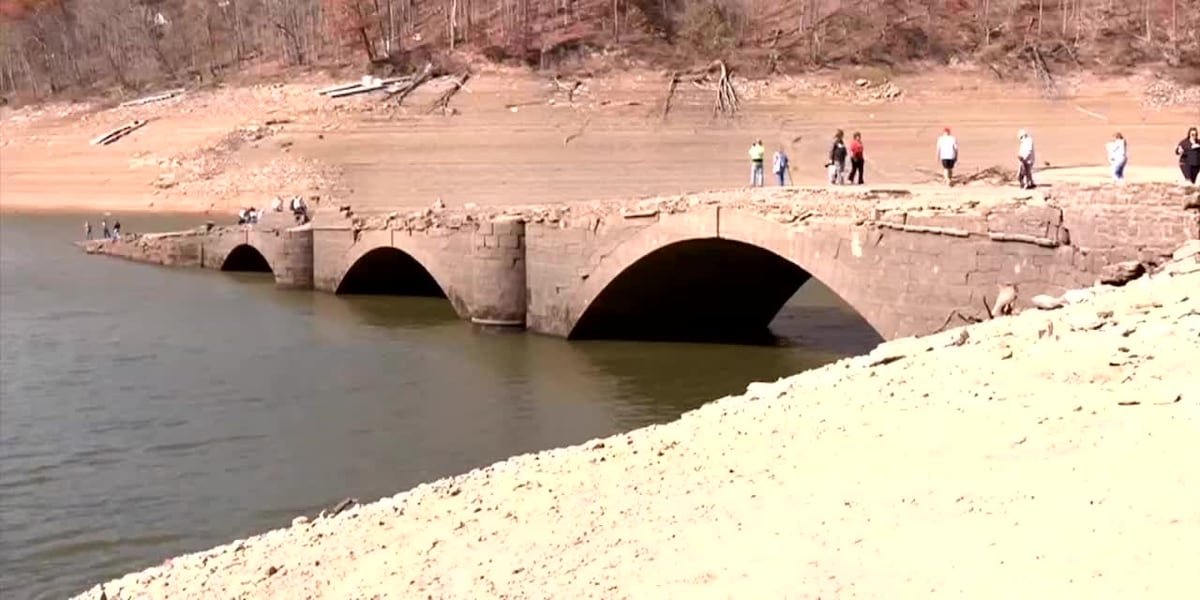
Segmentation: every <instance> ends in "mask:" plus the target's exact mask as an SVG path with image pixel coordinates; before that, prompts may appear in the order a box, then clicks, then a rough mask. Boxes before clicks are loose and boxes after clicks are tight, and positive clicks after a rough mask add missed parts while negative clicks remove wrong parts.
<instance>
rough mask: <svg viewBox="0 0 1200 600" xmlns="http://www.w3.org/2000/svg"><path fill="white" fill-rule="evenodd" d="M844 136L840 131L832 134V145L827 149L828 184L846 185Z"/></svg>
mask: <svg viewBox="0 0 1200 600" xmlns="http://www.w3.org/2000/svg"><path fill="white" fill-rule="evenodd" d="M845 137H846V134H845V133H844V132H842V130H841V129H839V130H837V131H836V132H834V134H833V144H832V145H831V146H830V147H829V164H830V165H831V168H830V169H829V183H832V184H833V185H842V184H844V183H846V155H847V151H846V140H845Z"/></svg>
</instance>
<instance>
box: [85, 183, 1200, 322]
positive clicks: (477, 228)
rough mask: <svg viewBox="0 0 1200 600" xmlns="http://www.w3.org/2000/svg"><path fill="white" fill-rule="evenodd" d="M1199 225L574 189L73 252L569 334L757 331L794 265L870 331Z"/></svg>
mask: <svg viewBox="0 0 1200 600" xmlns="http://www.w3.org/2000/svg"><path fill="white" fill-rule="evenodd" d="M1198 237H1200V191H1198V190H1197V189H1196V188H1185V187H1180V186H1175V185H1167V184H1147V185H1130V186H1122V187H1116V186H1097V187H1066V188H1055V189H1054V190H1053V191H1048V192H1034V193H1028V192H1025V193H1021V192H1018V191H1017V190H1011V189H1009V190H1006V189H998V188H967V189H951V190H947V189H941V188H939V189H933V188H928V189H913V190H878V189H865V190H864V189H858V188H846V189H805V188H776V189H768V190H738V191H729V192H712V193H703V194H691V195H683V196H672V197H661V198H649V199H639V200H628V201H606V202H592V203H581V204H562V205H543V206H523V207H494V208H486V209H482V208H474V209H424V210H416V211H410V212H404V213H396V212H393V213H387V214H384V213H378V212H373V213H366V214H357V213H355V212H353V211H352V210H350V209H349V208H348V207H342V208H340V209H338V210H333V209H325V210H321V211H318V212H317V214H316V217H315V218H314V221H313V222H312V223H310V224H308V225H305V226H302V227H294V226H292V224H291V219H290V216H286V217H285V216H284V215H278V214H276V215H269V216H268V218H267V219H265V220H264V221H263V222H262V223H260V224H258V225H254V226H241V227H211V226H208V227H203V228H200V229H197V230H195V231H189V232H178V233H172V234H157V235H145V236H136V237H131V238H128V239H126V240H122V241H120V242H107V241H103V242H91V243H89V244H87V246H86V247H87V249H88V251H89V252H94V253H104V254H112V255H117V256H124V257H126V258H131V259H135V260H141V261H146V262H154V263H160V264H174V265H186V266H202V267H206V268H213V269H224V270H262V271H271V272H272V273H274V276H275V279H276V281H277V283H278V284H279V285H281V286H287V287H295V288H315V289H317V290H322V291H327V292H334V293H343V294H353V293H390V294H401V295H406V294H407V295H430V296H445V297H446V298H447V299H448V300H449V301H450V303H451V304H452V305H453V307H454V309H455V311H456V312H457V313H458V314H459V315H460V316H461V317H463V318H465V319H470V320H472V321H473V322H476V323H480V324H485V325H500V326H516V327H526V328H528V329H530V330H532V331H536V332H539V333H545V334H550V335H556V336H562V337H570V338H590V337H655V336H658V335H660V334H676V333H681V332H686V331H695V330H704V331H726V330H728V331H729V332H735V331H743V330H752V329H756V328H758V329H761V328H765V326H766V325H767V324H768V323H769V322H770V321H771V319H772V318H773V317H774V316H775V314H776V313H777V312H778V310H779V309H780V307H781V306H782V305H783V304H784V302H786V301H787V300H788V299H789V298H790V297H791V296H792V294H793V293H794V292H795V291H796V290H797V289H798V288H799V287H800V286H801V285H803V284H804V283H805V282H806V281H807V280H808V279H809V278H814V277H815V278H816V279H818V280H820V281H821V282H822V283H824V284H825V285H826V286H827V287H829V288H830V289H832V290H833V291H834V292H835V293H837V294H838V295H839V296H840V297H841V298H842V299H843V300H845V301H846V302H847V303H848V304H849V305H850V306H851V307H853V308H854V309H855V310H856V311H857V312H858V313H859V314H860V315H861V316H862V317H863V318H864V319H865V320H866V321H867V322H868V323H869V324H870V325H871V326H872V327H873V328H874V329H875V330H876V331H877V332H878V333H879V334H880V335H881V336H882V337H883V338H885V339H892V338H896V337H902V336H907V335H914V334H923V333H928V332H932V331H934V330H936V329H938V328H939V327H941V326H942V325H943V324H944V323H945V322H946V320H947V318H948V317H949V316H950V315H951V314H952V312H953V311H958V312H959V313H960V314H964V315H982V314H983V312H984V308H983V304H984V302H985V301H987V300H990V299H991V298H994V296H995V293H996V289H997V287H998V285H1000V284H1002V283H1014V284H1017V285H1018V286H1019V288H1020V298H1021V301H1020V302H1019V304H1024V303H1027V302H1028V299H1029V298H1030V297H1032V296H1033V295H1035V294H1043V293H1047V294H1058V293H1061V292H1062V291H1064V290H1065V289H1068V288H1073V287H1080V286H1087V285H1091V284H1093V283H1094V282H1095V281H1096V280H1097V279H1100V278H1102V277H1103V276H1104V273H1105V272H1106V267H1109V265H1113V264H1115V263H1118V262H1122V261H1131V260H1137V261H1142V262H1144V263H1154V262H1157V261H1158V260H1160V259H1161V258H1162V257H1164V256H1167V255H1169V254H1170V253H1171V251H1172V250H1174V249H1175V248H1176V247H1178V246H1179V245H1180V244H1182V243H1183V242H1184V241H1186V240H1188V239H1196V238H1198Z"/></svg>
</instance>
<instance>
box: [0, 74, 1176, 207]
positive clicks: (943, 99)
mask: <svg viewBox="0 0 1200 600" xmlns="http://www.w3.org/2000/svg"><path fill="white" fill-rule="evenodd" d="M831 77H832V76H822V77H813V78H805V79H800V78H784V79H777V80H775V81H772V82H771V83H769V84H767V83H762V82H745V83H744V84H743V86H742V87H743V95H744V112H743V116H742V117H740V118H739V119H738V120H736V121H733V122H725V121H717V122H714V121H713V120H712V119H711V118H710V103H711V96H710V95H709V92H706V91H703V90H698V89H695V88H692V87H688V86H681V88H680V92H679V93H678V94H677V97H676V100H675V103H674V108H673V109H672V111H671V114H670V117H669V119H668V120H667V121H666V122H663V120H662V119H661V100H662V96H663V92H664V84H663V79H662V75H661V74H657V73H649V72H647V73H642V74H626V75H610V76H606V77H604V78H598V79H592V80H586V81H585V84H584V86H583V87H581V88H580V90H579V91H578V92H577V93H576V94H575V97H574V102H573V103H572V102H568V101H567V99H566V97H565V95H564V94H562V93H558V92H556V91H555V89H554V86H553V85H552V84H549V83H547V81H546V80H545V79H540V78H535V77H533V76H530V75H528V74H520V73H511V72H510V73H492V74H484V75H482V76H480V77H478V78H476V79H474V80H472V81H471V83H470V84H469V85H468V88H467V90H466V91H464V92H462V93H460V94H458V96H457V97H456V98H455V100H454V103H453V106H454V107H455V108H456V109H457V110H458V111H459V112H460V114H459V115H458V116H452V117H446V116H440V115H429V114H427V112H428V111H427V108H428V106H429V104H430V103H431V102H432V101H433V99H434V98H435V97H436V96H437V95H438V93H439V92H438V90H435V89H432V88H431V89H424V90H420V91H418V93H416V94H414V95H413V96H411V97H410V99H409V100H408V101H407V102H406V105H407V108H404V109H399V110H385V109H384V108H383V107H382V105H381V103H380V102H379V101H378V100H377V99H376V98H374V97H369V96H359V97H356V98H353V99H347V100H337V101H331V100H327V99H325V98H323V97H319V96H317V95H316V94H315V93H314V92H315V90H316V89H319V88H320V87H322V86H324V85H327V84H328V83H329V81H328V80H325V79H320V78H312V79H311V80H305V81H300V82H295V83H289V84H286V85H270V86H257V87H249V88H232V89H218V90H212V91H200V92H194V93H189V94H187V95H185V96H183V97H180V98H178V99H174V100H170V101H167V102H163V103H158V104H152V105H146V106H143V107H136V108H127V109H116V110H98V109H93V110H82V111H81V110H80V109H79V108H78V107H57V108H56V109H55V110H59V111H60V112H62V113H63V116H59V117H55V116H54V115H53V114H51V115H42V116H41V117H40V118H37V119H32V120H24V121H22V120H20V119H21V118H23V117H26V116H28V115H25V114H19V115H16V116H15V117H14V116H13V115H9V116H7V117H6V118H5V120H4V131H3V133H4V135H3V145H2V146H0V179H2V181H0V183H2V192H3V193H2V194H0V207H3V208H4V209H25V210H29V209H42V210H44V209H63V208H72V209H87V210H101V209H108V210H188V211H206V210H212V211H221V212H230V211H232V210H235V209H236V208H237V207H240V206H246V205H258V206H261V205H264V204H266V203H268V202H269V201H270V199H271V198H272V197H273V196H276V195H282V196H287V195H291V194H305V195H320V196H323V197H326V198H330V197H333V198H337V199H339V201H348V202H351V203H354V204H356V205H359V206H364V207H365V206H394V205H410V206H423V205H428V204H430V203H431V202H433V201H434V200H435V199H437V198H442V199H443V200H444V201H445V202H448V203H467V202H474V203H477V204H513V203H527V202H550V201H573V200H590V199H596V198H603V197H621V196H628V195H640V194H647V195H649V194H665V193H677V192H680V191H696V190H703V189H714V188H730V187H740V186H742V185H745V184H746V182H747V181H748V177H749V173H748V165H747V161H746V159H745V154H746V149H747V147H748V145H749V142H750V141H751V140H752V139H753V138H756V137H761V138H762V139H763V140H764V141H765V142H766V144H767V145H768V148H769V149H773V148H774V147H777V146H780V145H782V146H783V147H785V148H786V149H788V150H789V152H790V155H791V158H792V163H793V176H794V178H795V181H796V183H800V184H816V183H820V182H821V181H822V177H823V170H822V168H821V165H822V163H823V160H824V154H825V152H826V144H827V140H828V139H829V137H830V135H831V134H832V131H833V129H835V128H837V127H841V128H843V129H845V130H846V132H847V133H850V132H851V131H854V130H861V131H862V132H863V134H864V138H865V140H866V143H867V158H868V173H867V176H868V181H869V182H870V183H877V184H879V183H885V184H909V183H919V182H926V181H929V180H930V179H931V178H932V177H933V173H934V171H935V169H936V164H935V162H934V161H933V150H932V145H933V140H934V138H935V137H936V135H937V133H938V132H939V131H940V128H941V127H943V126H950V127H952V128H954V130H955V133H956V134H957V135H958V137H959V140H960V143H961V146H962V162H961V165H960V169H959V171H960V173H961V174H964V175H965V174H969V173H971V172H973V171H976V170H978V169H981V168H984V167H988V166H992V165H997V164H999V165H1003V166H1009V167H1011V163H1012V162H1014V160H1013V159H1012V156H1013V155H1014V154H1015V150H1016V139H1015V138H1016V131H1017V129H1018V128H1021V127H1025V128H1028V129H1030V130H1031V131H1032V132H1033V134H1034V136H1035V139H1036V140H1037V145H1038V155H1039V162H1041V163H1046V162H1048V163H1049V164H1050V165H1051V166H1052V167H1055V168H1054V169H1052V170H1049V171H1045V172H1044V173H1042V174H1041V175H1040V179H1041V180H1042V181H1043V182H1045V183H1051V184H1052V183H1053V182H1054V181H1058V180H1072V181H1079V180H1089V181H1094V180H1104V179H1107V172H1106V169H1105V168H1104V166H1103V165H1104V154H1103V144H1104V142H1105V141H1106V140H1107V139H1108V138H1109V136H1111V135H1112V133H1113V132H1114V131H1116V130H1121V131H1122V132H1123V133H1124V134H1125V135H1126V137H1127V138H1128V139H1129V142H1130V152H1131V155H1132V162H1131V167H1130V171H1129V176H1130V178H1131V179H1134V180H1143V181H1146V180H1160V181H1161V180H1168V181H1173V180H1176V179H1178V174H1177V173H1176V172H1175V171H1174V164H1175V163H1174V157H1173V156H1172V155H1171V148H1172V147H1173V144H1174V143H1175V141H1177V140H1176V138H1178V137H1180V136H1181V135H1182V131H1183V130H1184V128H1185V127H1186V125H1187V124H1189V123H1191V122H1196V121H1200V109H1198V108H1193V107H1175V108H1167V109H1163V110H1161V111H1160V110H1156V109H1150V108H1147V107H1145V106H1144V105H1143V104H1142V102H1141V101H1140V100H1139V96H1138V94H1135V93H1130V90H1131V89H1136V87H1137V86H1138V85H1143V84H1142V83H1137V82H1130V81H1116V82H1107V83H1105V82H1086V84H1083V85H1077V86H1076V87H1075V88H1074V91H1073V93H1074V94H1075V95H1072V96H1067V97H1065V98H1064V99H1061V100H1056V101H1046V100H1043V99H1041V98H1040V97H1039V96H1038V95H1037V94H1035V93H1034V92H1033V91H1031V90H1027V89H1024V88H1021V87H1019V86H1013V85H1008V84H1003V83H998V82H994V81H991V80H990V75H988V74H985V73H983V74H981V73H971V72H956V73H951V74H938V75H922V76H909V77H900V78H897V79H896V80H895V84H896V85H897V86H899V87H900V89H902V90H903V93H902V95H901V96H900V97H899V98H898V99H896V100H893V101H886V102H870V103H857V102H856V101H852V100H851V99H850V98H852V97H853V96H850V95H848V94H853V93H855V92H853V91H849V92H847V91H846V89H845V86H847V85H849V84H846V83H845V82H844V81H841V80H838V79H836V78H831ZM833 84H838V85H839V86H842V87H837V88H833V87H830V86H831V85H833ZM850 87H851V88H853V86H852V85H850ZM860 96H869V94H867V93H863V94H860ZM551 101H552V103H550V102H551ZM134 118H149V119H153V120H152V122H151V123H150V124H149V125H147V126H146V127H144V128H143V129H141V130H139V131H138V132H136V133H134V134H133V135H131V136H129V137H128V138H126V139H123V140H121V141H120V142H118V143H116V144H113V145H111V146H105V147H92V146H88V145H87V143H86V142H87V140H88V139H90V138H91V137H93V136H95V135H96V134H97V133H99V132H101V131H104V130H106V129H108V128H109V127H112V126H114V125H115V124H117V123H121V122H125V121H128V120H131V119H134ZM275 120H286V121H288V122H287V123H282V124H277V125H273V126H270V127H269V128H268V129H269V131H268V132H267V135H265V136H264V137H261V138H258V139H249V138H247V139H244V140H243V141H244V143H241V144H239V145H238V146H237V148H235V149H228V148H222V147H221V146H220V144H221V142H222V141H224V140H227V139H228V138H229V137H230V136H231V135H233V136H238V135H240V134H239V132H237V129H238V128H246V127H264V123H266V122H269V121H275ZM249 137H253V136H249ZM205 149H208V150H205ZM1061 166H1075V167H1082V168H1075V169H1069V170H1059V169H1057V167H1061Z"/></svg>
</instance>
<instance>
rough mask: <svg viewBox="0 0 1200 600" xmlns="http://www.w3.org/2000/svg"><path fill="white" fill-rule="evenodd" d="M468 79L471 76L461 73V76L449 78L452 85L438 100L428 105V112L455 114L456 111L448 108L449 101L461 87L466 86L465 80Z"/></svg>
mask: <svg viewBox="0 0 1200 600" xmlns="http://www.w3.org/2000/svg"><path fill="white" fill-rule="evenodd" d="M470 78H471V74H470V73H469V72H467V73H463V74H462V75H459V76H458V77H451V78H450V81H451V83H452V85H451V86H450V88H449V89H447V90H446V91H444V92H442V95H441V96H439V97H438V99H437V100H435V101H434V103H433V104H432V105H430V107H429V112H433V111H436V110H440V111H442V114H443V115H445V114H455V113H456V112H458V111H456V110H454V109H453V108H450V99H451V98H453V97H454V95H455V94H457V93H458V90H461V89H462V88H463V86H464V85H466V84H467V80H468V79H470Z"/></svg>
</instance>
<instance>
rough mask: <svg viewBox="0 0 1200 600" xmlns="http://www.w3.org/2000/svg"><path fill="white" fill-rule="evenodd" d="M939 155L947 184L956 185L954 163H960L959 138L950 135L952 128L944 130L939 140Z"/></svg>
mask: <svg viewBox="0 0 1200 600" xmlns="http://www.w3.org/2000/svg"><path fill="white" fill-rule="evenodd" d="M937 156H938V160H940V161H942V172H943V174H944V175H945V177H946V185H947V186H952V185H954V165H956V164H958V140H957V139H955V138H954V136H953V135H950V128H949V127H947V128H945V129H943V130H942V135H941V136H939V137H938V140H937Z"/></svg>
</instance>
